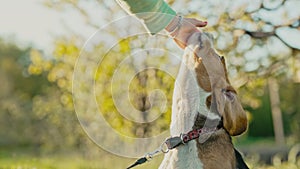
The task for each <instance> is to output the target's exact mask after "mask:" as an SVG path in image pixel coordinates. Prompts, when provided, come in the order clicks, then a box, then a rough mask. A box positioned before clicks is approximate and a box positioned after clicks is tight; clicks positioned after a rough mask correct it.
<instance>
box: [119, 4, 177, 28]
mask: <svg viewBox="0 0 300 169" xmlns="http://www.w3.org/2000/svg"><path fill="white" fill-rule="evenodd" d="M118 2H119V4H121V6H122V8H126V5H127V6H128V7H129V11H130V12H131V13H134V14H136V15H137V17H138V18H140V19H142V20H144V23H145V25H146V27H147V28H148V30H149V32H150V33H151V34H156V33H157V32H159V31H161V30H163V29H164V28H165V27H166V26H167V25H168V24H169V23H170V22H171V21H172V20H173V18H174V17H175V15H176V12H175V11H174V10H173V9H171V8H170V7H169V5H168V4H167V3H166V2H165V1H164V0H123V3H122V2H120V1H119V0H118ZM124 2H125V3H124ZM128 7H127V9H128Z"/></svg>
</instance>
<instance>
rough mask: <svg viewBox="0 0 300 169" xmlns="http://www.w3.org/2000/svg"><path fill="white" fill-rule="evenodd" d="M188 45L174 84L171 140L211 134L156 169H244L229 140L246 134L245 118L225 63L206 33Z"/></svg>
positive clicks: (173, 153)
mask: <svg viewBox="0 0 300 169" xmlns="http://www.w3.org/2000/svg"><path fill="white" fill-rule="evenodd" d="M187 44H188V46H187V47H186V49H185V53H184V56H183V58H182V63H181V65H180V69H179V72H178V75H177V78H176V81H175V87H174V93H173V100H172V101H173V103H172V119H171V125H170V132H171V136H178V135H180V134H182V133H187V132H189V131H191V130H195V129H203V130H204V129H208V130H209V129H215V130H213V132H208V133H204V134H202V135H201V136H200V137H199V138H198V139H195V140H192V141H189V142H188V143H186V144H185V145H181V146H178V147H177V148H175V149H173V150H171V151H170V152H169V153H167V154H165V156H164V159H163V161H162V163H161V165H160V167H159V169H244V168H248V167H247V165H246V164H245V162H244V161H243V158H242V156H241V154H240V153H239V152H238V151H237V150H236V149H235V148H234V146H233V144H232V140H231V136H237V135H240V134H242V133H243V132H245V130H246V129H247V116H246V113H245V111H244V109H243V107H242V105H241V103H240V101H239V100H238V98H237V92H236V90H235V89H234V88H233V87H232V86H231V84H230V82H229V79H228V76H227V69H226V64H225V59H224V57H220V56H219V55H218V54H217V53H216V51H215V50H214V48H213V38H212V35H210V34H208V33H195V34H193V35H192V36H191V37H190V38H189V40H188V43H187Z"/></svg>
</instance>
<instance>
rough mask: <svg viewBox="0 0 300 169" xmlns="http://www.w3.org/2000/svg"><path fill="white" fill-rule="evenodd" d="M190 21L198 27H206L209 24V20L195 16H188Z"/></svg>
mask: <svg viewBox="0 0 300 169" xmlns="http://www.w3.org/2000/svg"><path fill="white" fill-rule="evenodd" d="M186 19H187V21H188V22H190V23H191V24H193V25H195V26H196V27H204V26H206V25H207V21H200V20H198V19H194V18H186Z"/></svg>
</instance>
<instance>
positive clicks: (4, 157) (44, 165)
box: [0, 147, 300, 169]
mask: <svg viewBox="0 0 300 169" xmlns="http://www.w3.org/2000/svg"><path fill="white" fill-rule="evenodd" d="M162 158H163V156H162V155H160V156H157V157H155V158H154V159H153V160H152V161H151V162H148V163H145V164H143V165H140V166H137V167H136V168H135V169H155V168H158V166H159V164H160V163H161V160H162ZM135 160H136V159H129V158H122V157H118V156H115V155H112V154H109V153H107V152H104V151H102V150H101V151H100V152H99V153H97V155H94V156H90V157H87V155H83V154H80V153H78V152H75V151H73V152H63V153H55V154H40V153H37V152H36V151H35V150H33V149H31V148H3V147H2V148H1V147H0V169H125V168H126V167H128V166H129V165H131V164H132V163H133V162H134V161H135ZM246 161H247V164H248V165H249V166H250V168H253V169H300V159H299V158H298V160H297V161H296V163H291V162H281V161H280V159H275V160H274V164H273V165H265V164H263V163H261V162H259V161H258V160H257V159H255V158H254V157H248V158H247V159H246Z"/></svg>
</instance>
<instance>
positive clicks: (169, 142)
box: [127, 126, 221, 169]
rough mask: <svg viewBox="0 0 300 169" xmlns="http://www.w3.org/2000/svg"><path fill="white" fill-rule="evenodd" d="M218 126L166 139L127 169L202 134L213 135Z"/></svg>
mask: <svg viewBox="0 0 300 169" xmlns="http://www.w3.org/2000/svg"><path fill="white" fill-rule="evenodd" d="M220 128H221V127H220V126H217V127H214V128H204V127H203V128H200V129H194V130H191V131H189V132H188V133H186V134H180V135H179V136H175V137H170V138H167V139H166V141H164V142H163V143H162V144H161V146H160V147H159V148H158V149H156V150H155V151H153V152H150V153H147V154H146V155H145V156H144V157H142V158H140V159H138V160H137V161H136V162H135V163H134V164H132V165H131V166H129V167H128V168H127V169H130V168H133V167H135V166H137V165H140V164H143V163H145V162H147V161H150V160H151V159H152V158H153V157H154V156H155V155H157V154H159V153H168V152H169V151H170V150H172V149H174V148H176V147H178V146H180V145H181V144H186V143H188V142H189V141H192V140H195V139H197V138H199V137H200V136H201V135H203V134H208V133H213V132H215V131H217V130H218V129H220Z"/></svg>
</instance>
